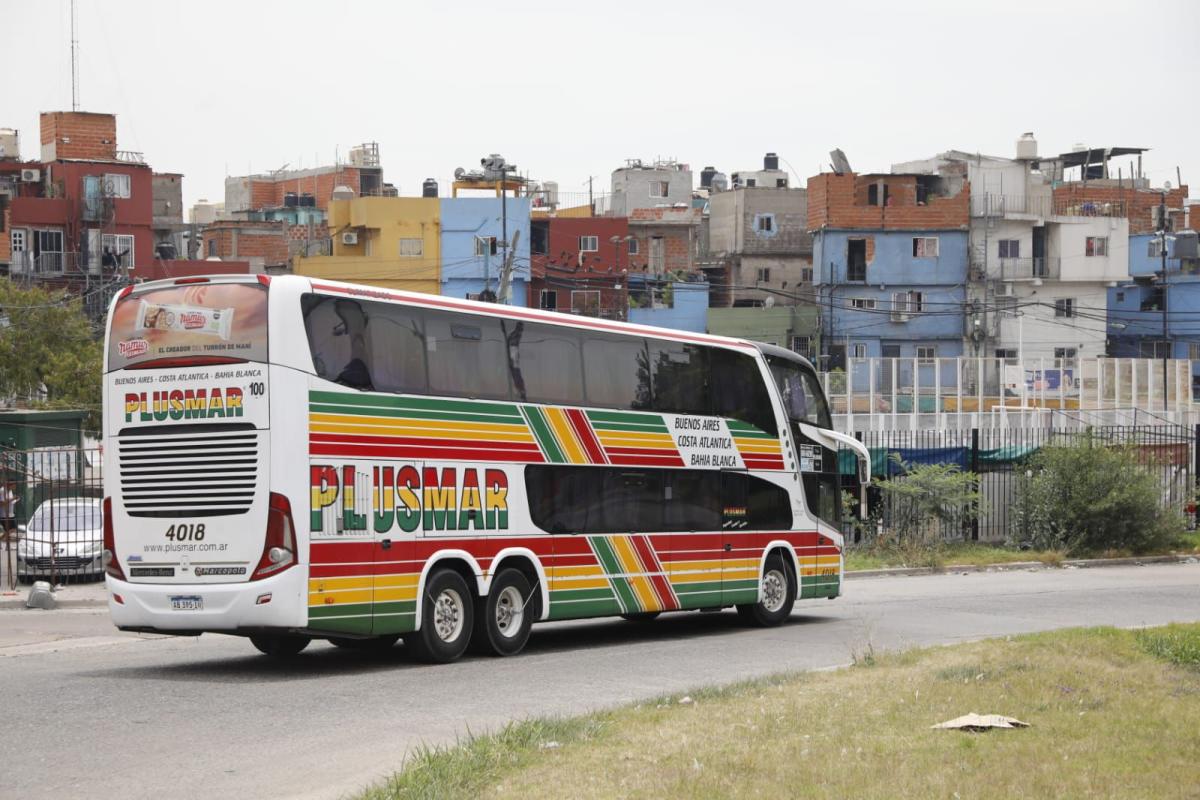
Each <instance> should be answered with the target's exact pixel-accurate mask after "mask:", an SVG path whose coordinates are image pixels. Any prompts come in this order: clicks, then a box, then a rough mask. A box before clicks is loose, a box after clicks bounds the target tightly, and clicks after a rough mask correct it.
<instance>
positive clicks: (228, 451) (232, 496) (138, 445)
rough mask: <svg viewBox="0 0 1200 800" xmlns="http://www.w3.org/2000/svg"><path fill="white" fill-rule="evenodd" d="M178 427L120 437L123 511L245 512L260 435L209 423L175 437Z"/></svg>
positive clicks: (253, 481)
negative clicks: (202, 427) (208, 425)
mask: <svg viewBox="0 0 1200 800" xmlns="http://www.w3.org/2000/svg"><path fill="white" fill-rule="evenodd" d="M179 427H182V426H174V425H172V426H164V427H162V428H158V429H144V430H139V431H138V432H137V434H138V435H121V436H120V437H119V438H118V441H117V447H118V464H119V467H120V473H121V497H122V501H123V503H124V506H125V511H126V513H128V514H129V515H130V516H131V517H184V516H191V517H213V516H219V515H229V514H245V513H246V512H247V511H249V510H250V505H251V504H252V503H253V502H254V494H255V490H256V482H257V481H256V476H257V474H258V432H257V431H255V430H254V428H253V426H249V425H247V426H243V425H213V426H210V427H206V428H205V429H202V431H197V432H192V431H195V430H196V429H195V428H192V427H190V426H189V427H188V428H186V430H187V431H188V432H187V433H186V434H182V433H180V434H176V433H175V432H174V431H177V430H179ZM171 429H174V430H171ZM124 433H125V432H124V431H122V434H124Z"/></svg>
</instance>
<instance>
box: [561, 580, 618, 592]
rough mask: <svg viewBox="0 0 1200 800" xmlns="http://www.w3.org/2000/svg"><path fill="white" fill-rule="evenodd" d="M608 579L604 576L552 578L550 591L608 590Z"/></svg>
mask: <svg viewBox="0 0 1200 800" xmlns="http://www.w3.org/2000/svg"><path fill="white" fill-rule="evenodd" d="M607 588H608V578H605V577H603V576H601V577H598V578H591V577H589V578H551V579H550V591H552V592H556V591H562V590H564V589H607Z"/></svg>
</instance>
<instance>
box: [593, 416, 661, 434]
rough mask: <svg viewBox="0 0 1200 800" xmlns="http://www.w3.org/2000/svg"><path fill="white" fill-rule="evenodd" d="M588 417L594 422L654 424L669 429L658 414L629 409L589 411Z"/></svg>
mask: <svg viewBox="0 0 1200 800" xmlns="http://www.w3.org/2000/svg"><path fill="white" fill-rule="evenodd" d="M587 416H588V419H590V420H591V421H592V422H593V423H600V424H608V425H653V426H656V427H657V428H661V429H662V430H664V431H665V430H666V429H667V425H666V423H665V422H663V418H662V417H661V416H659V415H658V414H638V413H636V412H628V411H588V412H587Z"/></svg>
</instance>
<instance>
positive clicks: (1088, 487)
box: [1012, 433, 1184, 555]
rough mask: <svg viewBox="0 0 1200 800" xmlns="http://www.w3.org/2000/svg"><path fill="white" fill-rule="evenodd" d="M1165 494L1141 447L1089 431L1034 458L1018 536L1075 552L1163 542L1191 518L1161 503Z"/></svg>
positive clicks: (1023, 490) (1136, 549) (1144, 547)
mask: <svg viewBox="0 0 1200 800" xmlns="http://www.w3.org/2000/svg"><path fill="white" fill-rule="evenodd" d="M1160 493H1161V487H1160V486H1159V480H1158V478H1157V477H1156V476H1155V475H1154V474H1153V473H1152V472H1151V471H1150V470H1148V469H1146V468H1145V467H1144V466H1142V465H1141V464H1140V463H1139V462H1138V458H1137V455H1136V453H1134V452H1133V451H1132V450H1131V449H1130V448H1128V447H1121V446H1109V445H1105V444H1103V443H1101V442H1098V441H1096V440H1095V439H1094V438H1093V436H1092V434H1091V433H1088V434H1086V435H1084V436H1083V437H1081V438H1080V439H1079V440H1078V441H1076V443H1074V444H1070V445H1051V446H1049V447H1045V448H1043V449H1042V450H1040V451H1039V452H1038V453H1037V454H1035V455H1034V456H1033V457H1032V458H1031V459H1030V461H1029V464H1028V465H1027V470H1026V472H1025V475H1024V476H1023V477H1022V478H1021V479H1020V482H1019V484H1018V490H1017V497H1016V502H1015V503H1014V508H1013V509H1012V510H1013V512H1014V513H1013V534H1012V535H1013V539H1014V540H1015V541H1016V542H1017V543H1018V544H1020V545H1022V546H1026V547H1032V548H1034V549H1037V550H1064V551H1066V552H1067V553H1069V554H1071V555H1081V554H1095V553H1101V552H1103V551H1105V550H1128V551H1131V552H1133V553H1143V552H1148V551H1151V550H1155V549H1159V548H1164V547H1167V546H1170V545H1171V544H1172V543H1173V542H1174V541H1175V540H1177V539H1178V538H1179V536H1180V535H1181V534H1182V533H1183V529H1184V522H1183V518H1182V516H1181V515H1180V514H1179V512H1177V511H1175V510H1173V509H1169V508H1163V507H1162V505H1161V502H1160Z"/></svg>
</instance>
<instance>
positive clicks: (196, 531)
mask: <svg viewBox="0 0 1200 800" xmlns="http://www.w3.org/2000/svg"><path fill="white" fill-rule="evenodd" d="M167 539H169V540H170V541H172V542H202V541H204V523H203V522H197V523H195V524H194V525H189V524H188V523H186V522H180V523H178V524H176V525H172V526H171V527H169V528H167Z"/></svg>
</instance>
